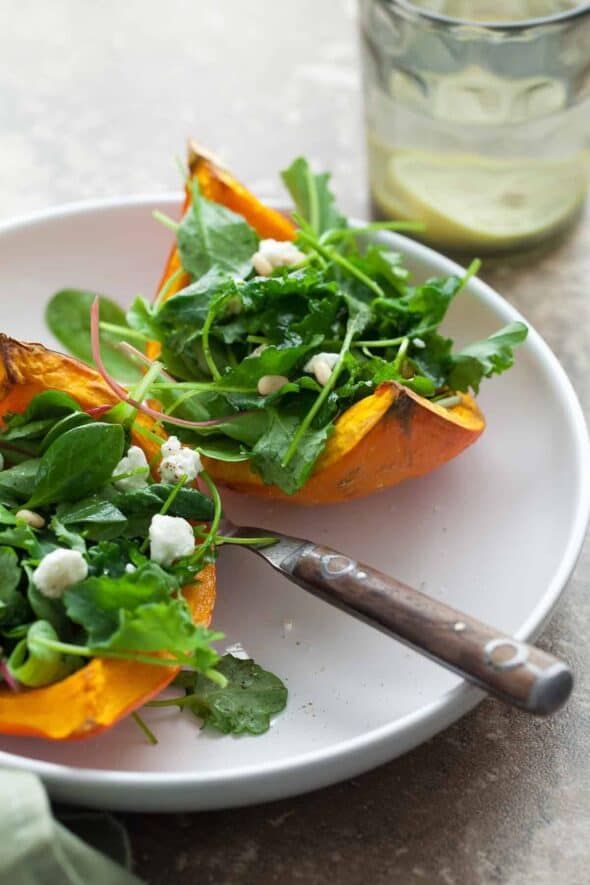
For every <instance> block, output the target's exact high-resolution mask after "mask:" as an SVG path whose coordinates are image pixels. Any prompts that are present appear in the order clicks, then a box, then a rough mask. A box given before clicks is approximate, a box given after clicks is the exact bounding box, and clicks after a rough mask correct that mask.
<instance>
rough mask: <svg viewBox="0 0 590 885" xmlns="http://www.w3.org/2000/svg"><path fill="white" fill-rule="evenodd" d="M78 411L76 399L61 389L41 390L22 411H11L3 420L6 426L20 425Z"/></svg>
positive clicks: (60, 416) (79, 409)
mask: <svg viewBox="0 0 590 885" xmlns="http://www.w3.org/2000/svg"><path fill="white" fill-rule="evenodd" d="M80 411H81V407H80V406H79V405H78V403H77V402H76V400H75V399H73V398H72V397H71V396H70V395H69V394H67V393H64V392H63V391H62V390H43V391H41V393H37V394H36V395H35V396H34V397H33V398H32V399H31V401H30V402H29V404H28V406H27V407H26V409H25V410H24V412H13V413H12V414H11V415H9V416H7V417H6V418H5V419H4V420H5V422H6V424H7V426H8V427H22V426H23V425H24V424H30V422H31V421H42V420H45V419H47V418H63V417H64V415H69V414H70V413H71V412H80Z"/></svg>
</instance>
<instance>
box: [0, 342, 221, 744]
mask: <svg viewBox="0 0 590 885" xmlns="http://www.w3.org/2000/svg"><path fill="white" fill-rule="evenodd" d="M48 389H54V390H63V391H65V392H66V393H68V394H70V396H72V397H73V398H74V399H75V400H76V401H77V402H78V403H79V404H80V405H81V406H82V408H84V409H89V408H92V407H94V406H101V405H107V404H108V405H112V404H113V403H114V402H115V401H116V399H115V397H114V395H113V393H112V391H111V390H110V388H109V387H108V386H107V385H106V384H105V383H104V381H103V380H102V378H101V377H100V375H99V374H98V372H96V371H95V370H94V369H91V368H90V367H88V366H86V365H84V364H83V363H80V362H79V361H78V360H75V359H73V358H71V357H67V356H63V355H62V354H59V353H54V352H53V351H50V350H46V349H45V348H44V347H42V345H40V344H24V343H22V342H19V341H15V340H14V339H12V338H8V337H7V336H6V335H2V334H0V419H1V418H2V416H3V415H5V414H6V413H7V412H9V411H23V410H24V409H25V408H26V406H27V404H28V402H29V401H30V399H31V398H32V397H33V396H34V395H35V394H37V393H40V392H41V391H43V390H48ZM145 424H146V426H149V424H150V421H149V419H146V420H145ZM134 442H135V443H136V445H139V446H141V447H142V448H143V450H144V451H145V452H146V455H147V457H148V460H149V459H151V458H152V457H153V456H154V455H155V454H156V452H157V448H158V446H157V444H156V443H155V441H152V440H148V439H146V438H145V437H144V436H142V435H140V434H137V435H135V437H134ZM183 592H184V595H185V598H186V600H187V602H188V604H189V606H190V609H191V613H192V616H193V620H194V621H195V623H198V624H203V625H205V626H208V625H209V623H210V621H211V615H212V613H213V606H214V603H215V566H214V565H207V566H206V567H205V568H204V569H203V570H202V571H201V572H200V574H199V576H198V580H196V581H194V582H193V583H191V584H189V585H187V586H186V587H185V588H184V590H183ZM178 670H179V668H178V667H162V666H151V665H150V664H138V663H135V662H133V661H122V660H114V659H105V658H94V659H93V660H92V661H90V662H89V663H88V664H86V665H85V666H84V667H82V668H81V669H80V670H77V671H76V672H75V673H73V674H72V675H71V676H68V677H66V679H63V680H62V681H61V682H56V683H54V684H53V685H48V686H46V687H44V688H35V689H31V690H26V691H23V692H20V693H18V694H15V693H14V692H12V691H10V690H9V689H6V688H3V689H0V733H2V734H13V735H29V736H35V737H44V738H50V739H53V740H76V739H80V738H86V737H90V736H91V735H96V734H98V733H99V732H101V731H104V730H105V729H107V728H110V727H111V726H112V725H114V724H115V723H116V722H118V721H119V720H120V719H122V718H123V717H124V716H126V715H128V714H129V713H131V712H132V711H133V710H135V709H137V708H138V707H140V706H142V704H144V703H145V702H146V701H148V700H149V699H150V698H152V697H153V696H154V695H156V694H158V693H159V692H160V691H161V690H162V689H163V688H165V687H166V686H167V685H168V684H169V683H170V682H171V681H172V679H173V678H174V676H175V675H176V674H177V673H178Z"/></svg>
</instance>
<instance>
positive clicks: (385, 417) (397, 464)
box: [149, 142, 485, 505]
mask: <svg viewBox="0 0 590 885" xmlns="http://www.w3.org/2000/svg"><path fill="white" fill-rule="evenodd" d="M189 167H190V170H191V173H192V174H193V175H195V176H196V177H197V179H198V181H199V185H200V187H201V191H202V193H204V194H205V196H207V197H209V199H212V200H215V201H217V202H219V203H222V204H223V205H224V206H227V207H229V208H231V209H233V210H234V212H238V213H239V214H241V215H243V216H244V218H246V220H247V221H248V222H249V223H250V224H251V225H252V226H253V227H254V228H255V230H256V231H257V233H258V234H259V236H262V237H270V236H272V237H275V238H276V239H283V240H285V239H293V237H294V234H295V228H294V227H293V225H292V223H291V222H290V221H288V220H287V219H285V218H284V216H282V215H280V213H278V212H277V211H276V210H275V209H271V208H269V207H266V206H264V205H263V204H262V203H260V201H259V200H257V199H256V197H254V196H253V195H252V194H250V193H249V192H248V191H247V190H246V188H245V187H244V186H243V185H242V184H240V183H239V182H238V181H236V180H235V179H234V178H233V177H232V176H231V175H230V174H229V173H228V172H226V170H225V169H222V168H221V167H220V166H218V165H217V164H216V161H215V160H214V159H213V158H212V157H211V155H209V154H208V153H207V152H206V151H204V150H203V149H202V148H200V147H199V146H198V145H197V144H196V143H194V142H192V143H191V144H190V145H189ZM189 205H190V193H189V192H187V197H186V200H185V210H186V208H187V207H188V206H189ZM178 267H180V259H179V257H178V253H177V251H176V250H175V249H174V250H173V251H172V254H171V256H170V259H169V261H168V266H167V267H166V271H165V273H164V277H163V280H162V283H161V284H160V288H161V287H162V285H164V284H165V282H166V280H167V279H169V277H170V276H171V274H172V273H174V272H175V270H177V269H178ZM187 282H188V278H187V279H186V281H183V283H182V285H183V286H184V285H186V283H187ZM174 291H178V289H176V288H175V287H172V289H171V291H170V292H169V293H168V297H169V296H170V295H172V294H173V292H174ZM149 352H150V355H151V356H156V355H157V354H158V353H159V345H154V344H152V345H150V351H149ZM484 429H485V419H484V417H483V415H482V413H481V412H480V410H479V408H478V406H477V403H476V402H475V400H474V399H473V397H471V396H469V395H468V394H460V403H459V404H458V405H456V406H455V407H453V408H449V409H447V408H443V407H440V406H437V405H436V404H434V403H432V402H430V400H427V399H425V398H424V397H421V396H418V394H415V393H413V392H412V391H411V390H409V389H408V388H407V387H404V386H403V385H401V384H398V383H396V382H393V381H392V382H387V383H385V384H382V385H380V387H379V388H377V390H376V391H375V392H374V393H373V394H371V395H370V396H367V397H365V398H364V399H362V400H360V401H359V402H358V403H355V405H353V406H351V408H349V409H348V410H347V411H346V412H343V414H342V415H340V416H339V417H338V419H337V420H336V422H335V426H334V431H333V433H332V435H331V436H330V438H329V439H328V442H327V444H326V447H325V449H324V451H323V453H322V455H321V457H320V458H319V460H318V462H317V464H316V466H315V468H314V472H313V474H312V475H311V477H310V478H309V479H308V481H307V482H306V483H305V485H304V486H303V488H301V489H300V490H299V491H298V492H296V493H295V494H294V495H286V494H285V493H284V492H282V491H281V490H280V489H279V488H278V487H277V486H273V485H266V484H265V483H264V482H263V481H262V479H261V478H260V476H258V475H257V474H256V473H254V472H253V471H252V470H251V468H250V465H249V462H248V461H235V462H227V461H218V460H216V459H212V458H203V463H204V464H205V466H206V468H207V470H208V471H209V473H210V474H211V476H212V477H213V478H214V479H215V480H216V481H217V482H219V483H222V484H223V485H226V486H227V487H228V488H231V489H234V490H235V491H238V492H243V493H245V494H249V495H256V496H258V497H266V498H274V499H279V500H285V501H291V502H296V503H298V504H307V505H314V504H328V503H334V502H337V501H344V500H350V499H352V498H359V497H362V496H364V495H370V494H372V493H373V492H376V491H378V490H380V489H384V488H387V487H389V486H393V485H396V484H397V483H400V482H403V481H404V480H406V479H412V478H414V477H417V476H422V475H423V474H425V473H429V472H430V471H431V470H434V469H435V468H437V467H439V466H440V465H441V464H444V463H445V462H447V461H449V460H451V458H454V457H456V456H457V455H458V454H460V452H462V451H463V449H465V448H467V446H469V445H471V444H472V443H474V442H475V441H476V439H477V438H478V437H479V436H480V435H481V433H482V432H483V430H484Z"/></svg>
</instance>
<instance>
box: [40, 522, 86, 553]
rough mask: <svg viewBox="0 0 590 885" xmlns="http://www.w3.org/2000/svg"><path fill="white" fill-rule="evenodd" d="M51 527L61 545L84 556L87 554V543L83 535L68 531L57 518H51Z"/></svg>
mask: <svg viewBox="0 0 590 885" xmlns="http://www.w3.org/2000/svg"><path fill="white" fill-rule="evenodd" d="M49 525H50V528H51V531H52V532H53V533H54V535H55V537H56V538H57V540H58V541H59V542H60V544H62V545H63V546H64V547H69V548H70V550H77V551H78V552H79V553H82V554H85V553H86V541H85V540H84V538H83V537H82V535H80V534H78V532H73V531H71V530H70V529H68V528H67V527H66V526H65V525H64V524H63V522H60V520H59V519H58V517H57V516H55V515H54V516H52V517H51V522H50V524H49Z"/></svg>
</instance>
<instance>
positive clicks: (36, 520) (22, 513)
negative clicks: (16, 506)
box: [14, 508, 45, 529]
mask: <svg viewBox="0 0 590 885" xmlns="http://www.w3.org/2000/svg"><path fill="white" fill-rule="evenodd" d="M14 515H15V516H16V518H17V519H20V520H21V522H26V524H27V525H30V526H31V528H32V529H42V528H43V526H44V525H45V520H44V519H43V517H42V516H41V514H40V513H37V511H36V510H27V509H26V508H23V509H22V510H17V511H16V513H15V514H14Z"/></svg>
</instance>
